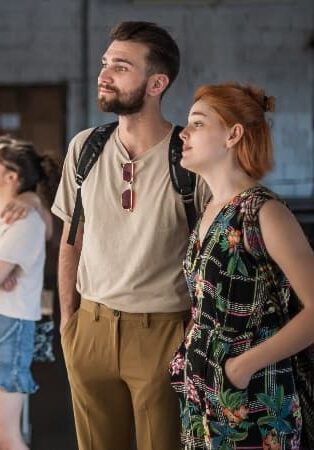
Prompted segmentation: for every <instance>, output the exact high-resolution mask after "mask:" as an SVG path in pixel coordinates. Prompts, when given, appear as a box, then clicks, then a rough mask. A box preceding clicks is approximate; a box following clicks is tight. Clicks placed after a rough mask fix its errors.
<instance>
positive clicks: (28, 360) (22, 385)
mask: <svg viewBox="0 0 314 450" xmlns="http://www.w3.org/2000/svg"><path fill="white" fill-rule="evenodd" d="M34 335H35V322H34V321H32V320H22V319H14V318H12V317H7V316H3V315H1V314H0V387H1V388H3V389H5V390H6V391H7V392H22V393H25V394H32V393H34V392H36V391H37V389H38V386H37V384H36V383H35V381H34V380H33V377H32V374H31V371H30V366H31V364H32V359H33V353H34Z"/></svg>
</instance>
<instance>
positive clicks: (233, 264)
mask: <svg viewBox="0 0 314 450" xmlns="http://www.w3.org/2000/svg"><path fill="white" fill-rule="evenodd" d="M237 264H238V255H237V253H234V254H232V255H231V256H230V259H229V262H228V266H227V272H228V273H229V274H230V275H233V274H234V272H235V271H236V268H237Z"/></svg>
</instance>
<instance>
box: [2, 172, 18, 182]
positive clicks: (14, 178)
mask: <svg viewBox="0 0 314 450" xmlns="http://www.w3.org/2000/svg"><path fill="white" fill-rule="evenodd" d="M4 179H5V182H6V183H7V184H17V183H18V182H19V176H18V174H17V172H15V171H13V170H8V171H7V173H6V174H5V176H4Z"/></svg>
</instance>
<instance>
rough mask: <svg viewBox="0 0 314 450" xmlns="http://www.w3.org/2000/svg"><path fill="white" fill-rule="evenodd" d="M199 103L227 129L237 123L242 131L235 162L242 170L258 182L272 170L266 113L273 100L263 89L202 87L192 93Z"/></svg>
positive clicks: (220, 86) (227, 85)
mask: <svg viewBox="0 0 314 450" xmlns="http://www.w3.org/2000/svg"><path fill="white" fill-rule="evenodd" d="M198 100H203V101H205V102H206V103H207V105H208V106H209V107H210V108H211V109H213V110H214V111H215V112H216V113H217V114H218V115H219V116H220V117H221V119H222V120H223V122H224V123H225V124H226V125H227V126H228V127H232V126H233V125H235V124H236V123H239V124H241V125H242V126H243V128H244V133H243V136H242V138H241V140H240V141H239V142H238V144H237V145H236V152H237V159H238V162H239V164H240V166H241V167H242V169H243V170H244V171H245V172H246V173H247V174H248V175H250V176H251V177H253V178H255V179H257V180H259V179H260V178H262V177H263V176H264V175H265V174H266V173H267V172H268V171H269V170H271V169H272V167H273V146H272V139H271V132H270V126H269V124H268V122H267V120H266V118H265V112H266V111H274V105H275V99H274V97H267V96H266V95H265V92H264V90H262V89H260V88H257V87H254V86H241V85H240V84H237V83H226V84H221V85H205V86H201V87H200V88H198V89H197V90H196V92H195V94H194V102H197V101H198Z"/></svg>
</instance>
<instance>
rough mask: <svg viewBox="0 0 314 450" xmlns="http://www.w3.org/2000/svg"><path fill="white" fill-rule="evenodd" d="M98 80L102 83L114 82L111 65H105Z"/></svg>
mask: <svg viewBox="0 0 314 450" xmlns="http://www.w3.org/2000/svg"><path fill="white" fill-rule="evenodd" d="M98 81H100V82H101V83H108V82H109V83H110V82H112V73H111V70H110V68H109V67H103V68H102V69H101V71H100V72H99V75H98Z"/></svg>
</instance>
